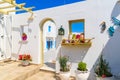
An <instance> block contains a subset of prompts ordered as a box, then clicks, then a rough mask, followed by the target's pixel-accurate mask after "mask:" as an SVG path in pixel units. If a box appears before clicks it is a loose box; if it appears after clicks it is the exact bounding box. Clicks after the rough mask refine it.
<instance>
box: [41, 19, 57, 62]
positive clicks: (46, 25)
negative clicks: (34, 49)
mask: <svg viewBox="0 0 120 80" xmlns="http://www.w3.org/2000/svg"><path fill="white" fill-rule="evenodd" d="M56 35H57V29H56V24H55V22H54V21H53V20H52V19H51V18H45V19H43V20H42V21H41V23H40V46H41V50H40V51H41V53H40V54H41V58H40V60H41V63H42V64H44V63H46V62H48V61H49V60H51V59H54V58H55V54H54V55H52V54H53V51H55V48H56ZM53 57H54V58H53Z"/></svg>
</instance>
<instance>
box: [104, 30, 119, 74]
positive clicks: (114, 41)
mask: <svg viewBox="0 0 120 80" xmlns="http://www.w3.org/2000/svg"><path fill="white" fill-rule="evenodd" d="M103 56H104V58H105V59H106V60H107V61H108V62H109V64H110V67H111V71H112V72H113V74H117V73H120V62H119V59H120V28H117V29H116V30H115V33H114V35H113V37H111V38H110V39H109V41H108V42H107V44H106V45H105V47H104V50H103Z"/></svg>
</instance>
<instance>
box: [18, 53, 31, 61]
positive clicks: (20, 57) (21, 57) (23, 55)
mask: <svg viewBox="0 0 120 80" xmlns="http://www.w3.org/2000/svg"><path fill="white" fill-rule="evenodd" d="M19 60H23V61H25V60H28V61H32V57H31V55H30V54H20V55H19Z"/></svg>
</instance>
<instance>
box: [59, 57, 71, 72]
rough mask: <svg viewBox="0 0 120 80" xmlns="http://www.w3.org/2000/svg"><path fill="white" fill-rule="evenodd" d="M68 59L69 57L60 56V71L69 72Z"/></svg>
mask: <svg viewBox="0 0 120 80" xmlns="http://www.w3.org/2000/svg"><path fill="white" fill-rule="evenodd" d="M68 60H69V59H68V57H67V56H60V58H59V63H60V71H63V72H67V71H69V68H68V65H67V62H68Z"/></svg>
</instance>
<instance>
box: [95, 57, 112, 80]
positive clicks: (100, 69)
mask: <svg viewBox="0 0 120 80" xmlns="http://www.w3.org/2000/svg"><path fill="white" fill-rule="evenodd" d="M95 73H96V74H97V76H98V77H102V78H105V77H112V73H111V70H110V67H109V63H108V62H106V60H105V59H103V56H102V55H101V56H100V59H99V63H98V65H97V66H96V68H95Z"/></svg>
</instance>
